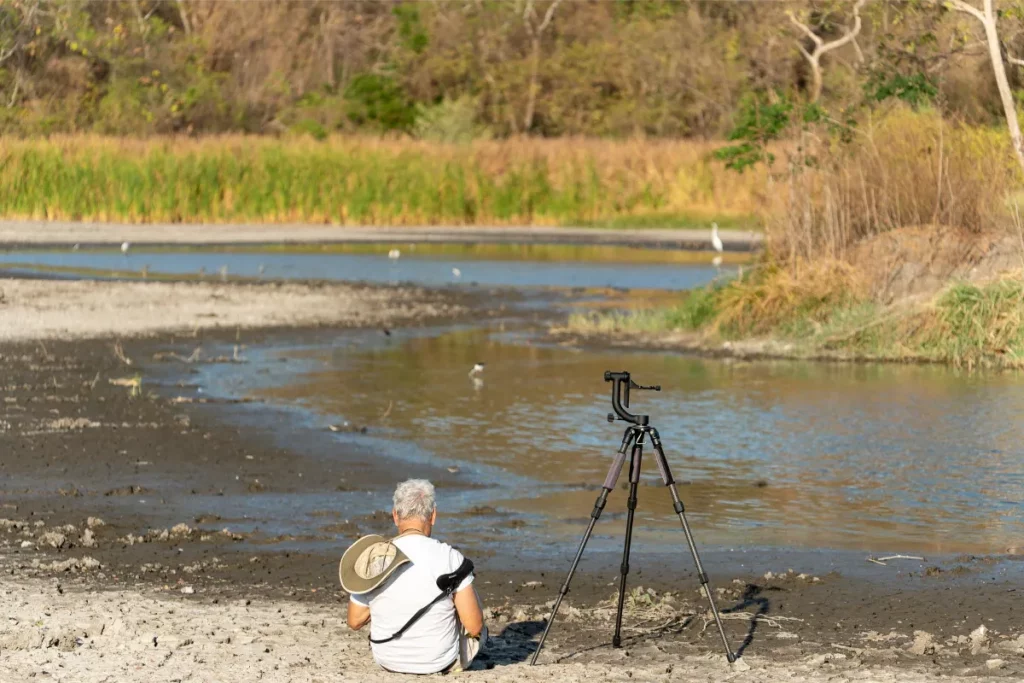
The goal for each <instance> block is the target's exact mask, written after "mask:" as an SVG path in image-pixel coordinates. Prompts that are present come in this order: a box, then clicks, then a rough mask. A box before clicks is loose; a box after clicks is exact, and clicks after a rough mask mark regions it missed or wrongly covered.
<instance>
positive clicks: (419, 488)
mask: <svg viewBox="0 0 1024 683" xmlns="http://www.w3.org/2000/svg"><path fill="white" fill-rule="evenodd" d="M394 503H395V514H396V515H398V519H422V520H423V521H429V520H430V516H431V515H432V514H434V485H433V484H431V483H430V482H429V481H427V480H426V479H409V480H408V481H403V482H402V483H401V484H399V485H398V488H396V489H395V498H394Z"/></svg>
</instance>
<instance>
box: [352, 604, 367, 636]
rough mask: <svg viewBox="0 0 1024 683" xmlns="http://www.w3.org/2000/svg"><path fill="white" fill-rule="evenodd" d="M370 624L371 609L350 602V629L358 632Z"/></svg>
mask: <svg viewBox="0 0 1024 683" xmlns="http://www.w3.org/2000/svg"><path fill="white" fill-rule="evenodd" d="M368 623H370V608H369V607H366V606H365V605H359V604H356V603H354V602H352V601H351V600H349V601H348V627H349V628H350V629H352V630H353V631H358V630H359V629H361V628H362V627H364V626H366V625H367V624H368Z"/></svg>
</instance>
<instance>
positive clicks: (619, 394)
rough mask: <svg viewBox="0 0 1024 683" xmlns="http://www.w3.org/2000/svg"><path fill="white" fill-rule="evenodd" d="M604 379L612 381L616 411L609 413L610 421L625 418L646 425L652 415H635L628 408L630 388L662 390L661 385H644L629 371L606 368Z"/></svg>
mask: <svg viewBox="0 0 1024 683" xmlns="http://www.w3.org/2000/svg"><path fill="white" fill-rule="evenodd" d="M604 381H605V382H611V383H612V410H614V411H615V412H614V413H608V421H609V422H615V420H625V421H626V422H631V423H633V424H635V425H644V426H646V425H647V424H648V423H649V422H650V416H648V415H634V414H632V413H630V412H629V411H628V410H626V408H628V407H629V390H630V389H636V390H638V391H641V390H642V391H661V385H660V384H655V385H652V386H643V385H640V384H637V383H636V382H634V381H633V380H632V379H630V378H629V373H628V372H625V371H623V372H612V371H610V370H606V371H605V373H604Z"/></svg>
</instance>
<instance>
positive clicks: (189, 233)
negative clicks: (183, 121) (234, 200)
mask: <svg viewBox="0 0 1024 683" xmlns="http://www.w3.org/2000/svg"><path fill="white" fill-rule="evenodd" d="M719 236H720V238H721V240H722V244H723V249H724V250H725V251H729V252H754V251H757V250H759V249H760V248H761V247H762V245H763V242H764V236H763V234H762V233H760V232H757V231H753V230H750V231H742V230H725V229H723V230H721V231H720V232H719ZM124 242H131V243H134V244H140V245H143V244H144V245H146V246H150V247H171V246H176V247H189V246H191V247H202V246H236V247H242V246H265V245H272V244H293V245H329V244H346V243H349V244H351V243H363V244H365V243H396V244H398V243H417V242H418V243H437V244H460V243H462V244H466V243H469V244H477V243H497V244H567V245H606V246H622V247H635V248H648V249H679V250H686V251H712V244H711V229H710V227H709V228H708V229H707V230H696V229H690V228H687V229H665V228H635V229H629V230H623V229H613V228H586V227H551V226H535V225H524V226H509V227H487V226H468V227H450V226H417V227H398V226H395V227H371V226H340V225H310V224H301V223H297V224H273V223H261V224H182V223H166V224H158V223H153V224H149V223H147V224H122V223H92V222H72V221H12V220H0V248H2V249H7V250H13V249H19V248H43V247H45V248H53V249H59V248H72V247H74V246H75V245H78V246H80V247H119V246H120V245H121V244H122V243H124Z"/></svg>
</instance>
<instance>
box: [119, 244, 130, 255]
mask: <svg viewBox="0 0 1024 683" xmlns="http://www.w3.org/2000/svg"><path fill="white" fill-rule="evenodd" d="M131 248H132V245H131V244H129V243H128V242H121V253H122V254H127V253H128V250H129V249H131Z"/></svg>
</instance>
